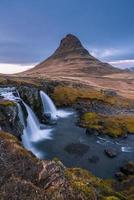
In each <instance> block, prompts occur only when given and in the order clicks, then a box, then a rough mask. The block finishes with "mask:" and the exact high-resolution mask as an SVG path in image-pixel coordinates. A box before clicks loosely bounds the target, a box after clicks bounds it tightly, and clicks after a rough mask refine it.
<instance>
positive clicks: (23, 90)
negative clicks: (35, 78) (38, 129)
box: [18, 86, 43, 121]
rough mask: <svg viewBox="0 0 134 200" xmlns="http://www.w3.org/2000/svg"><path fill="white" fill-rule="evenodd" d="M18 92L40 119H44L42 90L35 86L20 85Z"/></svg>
mask: <svg viewBox="0 0 134 200" xmlns="http://www.w3.org/2000/svg"><path fill="white" fill-rule="evenodd" d="M18 92H19V94H20V97H21V98H22V100H23V101H24V102H25V103H26V104H28V105H29V106H30V107H31V108H32V110H33V111H34V112H35V113H36V115H37V116H38V118H39V119H40V121H42V120H43V112H42V110H43V107H42V102H41V98H40V93H39V92H40V90H39V89H37V88H35V87H28V86H20V87H18Z"/></svg>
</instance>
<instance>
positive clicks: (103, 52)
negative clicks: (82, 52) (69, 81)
mask: <svg viewBox="0 0 134 200" xmlns="http://www.w3.org/2000/svg"><path fill="white" fill-rule="evenodd" d="M122 53H124V52H123V51H122V50H120V49H112V48H111V49H97V48H96V49H92V50H91V54H92V55H93V56H94V57H97V58H100V59H105V58H109V57H112V56H117V55H120V54H122Z"/></svg>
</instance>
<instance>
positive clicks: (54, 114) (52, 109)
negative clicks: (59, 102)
mask: <svg viewBox="0 0 134 200" xmlns="http://www.w3.org/2000/svg"><path fill="white" fill-rule="evenodd" d="M40 96H41V100H42V104H43V112H44V114H46V115H50V116H51V119H57V118H58V117H60V118H65V117H68V116H69V115H71V114H73V113H72V112H66V111H64V110H58V109H57V108H56V106H55V105H54V103H53V101H52V100H51V99H50V97H49V96H48V95H47V94H46V93H45V92H43V91H40Z"/></svg>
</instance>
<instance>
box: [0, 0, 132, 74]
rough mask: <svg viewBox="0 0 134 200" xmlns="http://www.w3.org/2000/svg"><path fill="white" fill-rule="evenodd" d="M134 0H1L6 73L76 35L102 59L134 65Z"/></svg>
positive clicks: (0, 62)
mask: <svg viewBox="0 0 134 200" xmlns="http://www.w3.org/2000/svg"><path fill="white" fill-rule="evenodd" d="M133 10H134V0H23V1H18V0H12V1H11V0H0V73H15V72H19V71H23V70H26V69H29V68H31V67H33V66H35V65H36V64H37V63H39V62H41V61H43V60H44V59H46V58H47V57H48V56H50V55H51V54H52V53H53V51H54V50H55V49H56V48H57V47H58V45H59V42H60V40H61V38H63V37H64V36H65V35H66V34H68V33H72V34H75V35H76V36H77V37H79V39H80V40H81V42H82V43H83V45H84V46H85V47H86V48H87V49H88V50H89V52H90V53H91V54H92V55H94V56H95V57H97V58H99V59H100V60H102V61H105V62H110V63H111V64H113V65H114V66H117V67H121V68H126V67H131V66H132V67H133V66H134V25H133V22H134V11H133Z"/></svg>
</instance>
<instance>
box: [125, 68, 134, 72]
mask: <svg viewBox="0 0 134 200" xmlns="http://www.w3.org/2000/svg"><path fill="white" fill-rule="evenodd" d="M126 70H128V71H130V72H134V67H129V68H127V69H126Z"/></svg>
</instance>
